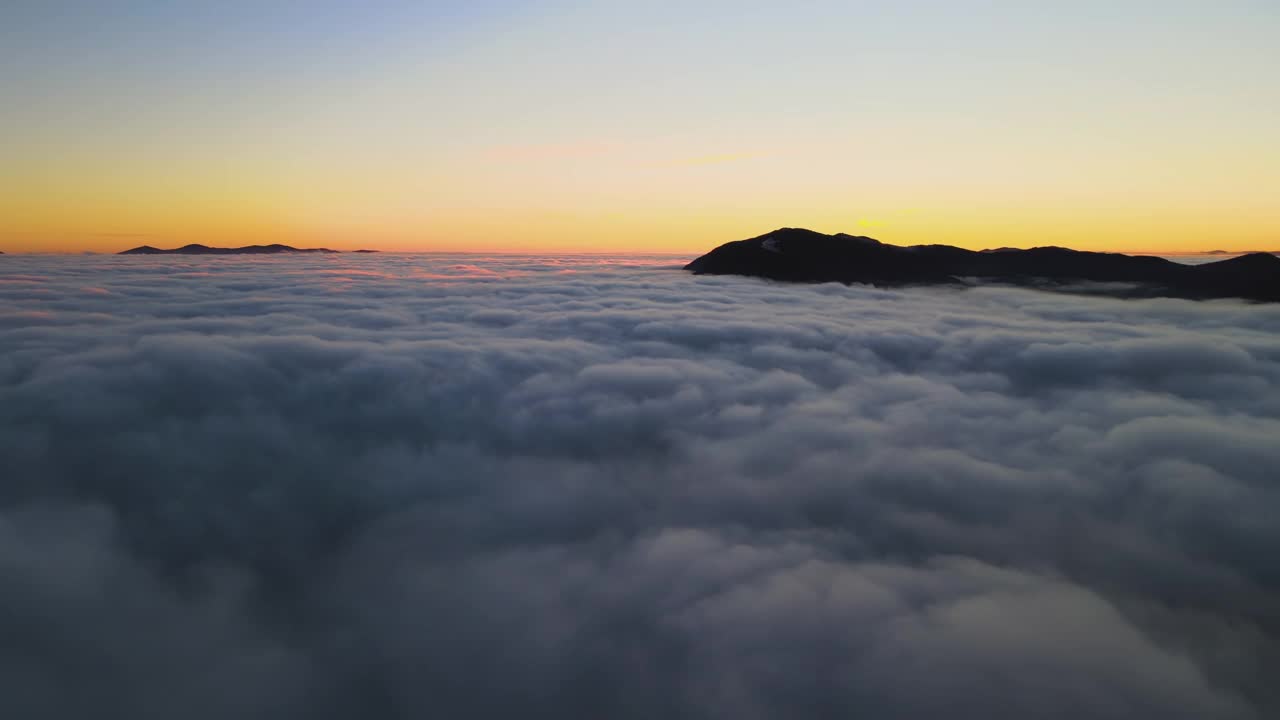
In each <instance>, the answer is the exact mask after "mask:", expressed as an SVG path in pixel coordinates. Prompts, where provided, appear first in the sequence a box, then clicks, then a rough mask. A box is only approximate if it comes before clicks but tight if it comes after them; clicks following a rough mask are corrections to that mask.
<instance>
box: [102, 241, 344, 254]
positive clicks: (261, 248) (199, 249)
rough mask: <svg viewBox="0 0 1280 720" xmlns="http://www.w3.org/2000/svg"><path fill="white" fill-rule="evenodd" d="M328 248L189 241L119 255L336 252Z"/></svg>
mask: <svg viewBox="0 0 1280 720" xmlns="http://www.w3.org/2000/svg"><path fill="white" fill-rule="evenodd" d="M337 252H339V251H338V250H330V249H329V248H296V247H292V246H290V245H280V244H278V243H276V244H272V245H245V246H244V247H236V248H219V247H210V246H208V245H201V244H199V243H191V244H189V245H183V246H182V247H180V248H173V249H171V250H161V249H160V248H155V247H152V246H150V245H142V246H140V247H136V248H132V249H129V250H125V251H123V252H121V253H119V254H120V255H278V254H291V253H337Z"/></svg>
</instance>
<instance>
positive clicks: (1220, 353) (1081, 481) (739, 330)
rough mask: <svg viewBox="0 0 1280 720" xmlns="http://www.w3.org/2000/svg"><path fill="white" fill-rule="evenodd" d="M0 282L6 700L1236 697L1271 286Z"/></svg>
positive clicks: (454, 711) (498, 274)
mask: <svg viewBox="0 0 1280 720" xmlns="http://www.w3.org/2000/svg"><path fill="white" fill-rule="evenodd" d="M679 264H680V263H679V261H678V260H673V259H664V258H652V257H642V258H585V257H566V258H545V257H544V258H534V257H489V258H485V257H475V256H443V255H440V256H436V255H419V256H396V255H380V256H351V255H344V256H336V257H327V256H326V257H305V258H302V257H289V258H185V259H184V258H140V257H138V258H135V257H130V258H119V257H95V258H56V257H23V256H8V257H6V258H5V259H4V261H3V263H0V468H3V476H4V480H3V483H0V639H2V641H0V716H4V717H26V718H53V719H59V718H79V717H88V716H92V717H102V718H144V719H145V718H172V717H190V718H197V719H199V718H231V717H236V718H349V717H368V718H398V717H424V716H442V717H521V716H528V717H548V718H551V717H555V718H563V717H583V718H586V717H591V718H597V717H616V718H652V717H671V718H713V717H742V718H775V717H812V718H823V717H848V716H851V715H859V714H862V715H866V716H870V717H913V718H935V717H936V718H960V717H991V716H994V717H1027V718H1078V717H1096V718H1110V717H1114V718H1135V717H1151V718H1179V717H1185V718H1204V717H1215V718H1263V717H1274V716H1275V713H1277V712H1280V691H1277V690H1276V689H1275V688H1274V687H1273V684H1272V683H1271V680H1272V677H1271V675H1270V673H1271V672H1273V671H1274V669H1275V668H1276V667H1278V666H1280V553H1278V552H1277V550H1280V522H1277V520H1276V518H1277V517H1280V489H1278V488H1280V486H1278V484H1277V483H1278V482H1280V472H1278V470H1280V442H1277V441H1276V440H1277V438H1280V307H1277V306H1250V305H1245V304H1242V303H1235V302H1208V303H1195V302H1188V301H1179V300H1150V301H1118V300H1111V299H1105V298H1092V297H1075V296H1066V295H1050V294H1041V293H1037V292H1034V291H1029V290H1019V289H1000V288H986V289H973V290H963V291H961V290H950V289H914V290H894V291H883V290H876V289H872V288H866V287H858V286H854V287H844V286H838V285H812V286H788V285H778V284H771V283H767V282H763V281H758V280H752V279H745V278H728V277H693V276H690V275H688V274H686V273H684V272H681V271H680V270H678V269H677V268H678V266H679Z"/></svg>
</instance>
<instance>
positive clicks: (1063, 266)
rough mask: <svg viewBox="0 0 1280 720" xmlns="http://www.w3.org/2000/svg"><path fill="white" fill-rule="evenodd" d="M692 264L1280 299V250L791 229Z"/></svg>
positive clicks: (793, 276) (718, 269) (799, 278)
mask: <svg viewBox="0 0 1280 720" xmlns="http://www.w3.org/2000/svg"><path fill="white" fill-rule="evenodd" d="M685 269H686V270H689V271H691V272H694V273H697V274H708V275H748V276H752V277H762V278H769V279H772V280H783V281H792V282H843V283H851V282H857V283H869V284H873V285H886V286H896V285H913V284H924V285H933V284H966V283H969V282H973V281H975V280H976V281H987V282H999V283H1012V284H1018V285H1035V286H1037V287H1044V286H1046V285H1047V286H1048V287H1050V288H1053V287H1057V288H1059V289H1071V286H1072V285H1079V284H1080V283H1115V284H1122V285H1123V286H1124V287H1114V288H1111V289H1110V292H1112V293H1113V294H1119V295H1124V296H1168V297H1184V298H1194V299H1203V298H1242V299H1247V300H1257V301H1268V302H1277V301H1280V258H1278V257H1276V256H1275V255H1270V254H1267V253H1254V254H1250V255H1242V256H1240V257H1236V258H1231V259H1229V260H1221V261H1218V262H1213V263H1206V264H1203V265H1182V264H1180V263H1175V262H1172V261H1169V260H1165V259H1163V258H1157V257H1147V256H1134V255H1121V254H1119V253H1099V252H1085V251H1079V250H1070V249H1067V248H1061V247H1039V248H1032V249H1030V250H1016V249H1011V248H1001V249H999V250H986V251H974V250H965V249H963V248H957V247H951V246H949V245H914V246H908V247H903V246H897V245H888V244H885V243H882V242H879V241H877V240H875V239H873V238H868V237H861V236H854V235H845V234H843V233H841V234H836V235H824V234H822V233H818V232H814V231H812V230H804V229H800V228H783V229H781V230H775V231H773V232H771V233H768V234H765V235H761V236H759V237H755V238H751V239H749V240H738V241H735V242H730V243H726V244H724V245H721V246H720V247H718V248H716V249H714V250H712V251H711V252H709V253H707V254H706V255H703V256H702V257H699V258H698V259H696V260H694V261H693V262H691V263H689V264H688V265H687V266H686V267H685ZM1091 289H1092V291H1095V292H1097V291H1099V288H1097V287H1093V288H1091Z"/></svg>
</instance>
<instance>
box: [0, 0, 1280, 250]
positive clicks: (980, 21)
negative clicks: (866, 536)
mask: <svg viewBox="0 0 1280 720" xmlns="http://www.w3.org/2000/svg"><path fill="white" fill-rule="evenodd" d="M780 226H805V227H811V228H814V229H817V230H822V231H829V232H834V231H847V232H858V233H862V234H868V235H874V236H876V237H879V238H881V239H883V240H886V241H888V242H894V243H901V244H909V243H927V242H940V243H952V244H958V245H963V246H967V247H975V248H977V247H995V246H1004V245H1011V246H1032V245H1043V244H1059V245H1068V246H1072V247H1078V248H1084V249H1107V250H1123V251H1158V252H1171V251H1193V250H1212V249H1226V250H1245V249H1275V248H1276V247H1277V246H1280V2H1276V0H1217V1H1212V0H1201V1H1197V2H1188V1H1185V0H1162V1H1159V2H1157V1H1154V0H1153V1H1149V2H1147V1H1141V2H1140V1H1133V0H1108V1H1106V2H1103V1H1099V0H1077V1H1074V2H999V1H989V2H969V1H963V0H914V1H912V0H904V1H898V2H892V3H889V2H858V1H856V0H845V1H843V2H827V1H824V0H819V1H815V2H804V1H796V2H790V3H779V2H749V1H742V0H738V1H734V2H728V1H721V0H710V1H692V0H682V1H680V2H668V1H666V0H653V1H650V2H625V3H623V2H596V1H591V0H584V1H579V2H567V1H566V2H562V1H559V0H543V1H541V2H524V1H520V0H471V1H470V2H449V3H441V2H420V1H419V2H411V1H409V0H365V1H363V2H354V1H353V2H340V1H338V0H310V1H307V2H302V1H297V2H285V1H283V0H252V1H250V0H221V1H219V2H181V1H177V0H175V1H171V2H164V1H162V0H147V1H144V0H96V1H95V0H84V1H75V0H6V1H5V2H4V3H3V4H2V6H0V250H4V251H6V252H23V251H68V252H75V251H83V250H94V251H116V250H121V249H124V248H127V247H131V246H134V245H140V244H152V245H159V246H166V247H167V246H174V245H179V244H183V243H186V242H205V243H211V244H222V245H239V244H248V243H257V242H285V243H291V244H296V245H307V246H315V245H326V246H330V247H335V248H356V247H376V248H382V249H386V250H476V251H486V252H490V251H602V252H617V251H656V252H668V251H670V252H689V253H696V252H699V251H702V250H705V249H707V248H709V247H711V246H713V245H716V244H719V243H721V242H725V241H728V240H732V239H738V238H742V237H748V236H752V235H758V234H760V233H763V232H766V231H768V230H772V229H774V228H776V227H780Z"/></svg>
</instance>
